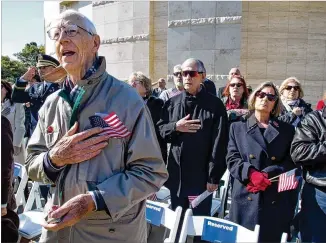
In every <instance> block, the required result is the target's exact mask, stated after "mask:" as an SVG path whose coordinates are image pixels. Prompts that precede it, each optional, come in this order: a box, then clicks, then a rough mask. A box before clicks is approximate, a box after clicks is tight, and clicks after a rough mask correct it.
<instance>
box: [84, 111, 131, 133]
mask: <svg viewBox="0 0 326 243" xmlns="http://www.w3.org/2000/svg"><path fill="white" fill-rule="evenodd" d="M89 120H90V123H91V126H92V127H102V128H103V129H104V131H103V132H102V133H100V135H103V134H109V135H110V137H112V138H125V137H128V136H130V135H131V133H130V132H129V131H128V129H127V127H126V126H125V125H124V124H123V123H122V122H121V121H120V119H119V117H118V116H117V115H116V114H115V113H114V112H111V113H110V114H109V115H107V116H105V117H103V118H102V117H100V116H98V115H95V116H91V117H89Z"/></svg>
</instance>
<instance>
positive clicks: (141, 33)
mask: <svg viewBox="0 0 326 243" xmlns="http://www.w3.org/2000/svg"><path fill="white" fill-rule="evenodd" d="M149 12H150V2H149V1H144V2H124V1H123V2H113V1H111V2H110V1H103V4H101V2H97V3H93V22H94V23H95V25H96V28H97V30H98V33H99V35H100V37H101V40H102V43H101V47H100V50H99V54H100V55H103V56H105V57H106V64H107V71H108V72H109V73H110V74H111V75H113V76H115V77H116V78H119V79H123V80H125V79H127V78H128V76H129V75H130V73H131V72H133V71H142V72H143V73H144V74H145V75H149V73H150V72H149Z"/></svg>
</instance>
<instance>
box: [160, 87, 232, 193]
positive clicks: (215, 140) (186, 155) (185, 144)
mask: <svg viewBox="0 0 326 243" xmlns="http://www.w3.org/2000/svg"><path fill="white" fill-rule="evenodd" d="M187 114H190V116H191V119H199V120H200V121H201V126H202V128H201V129H200V130H198V131H197V132H196V133H181V132H177V131H176V130H175V128H176V123H177V121H179V120H180V119H182V118H183V117H185V116H186V115H187ZM158 125H159V128H160V133H161V136H162V137H163V138H164V139H165V141H166V142H169V143H171V148H170V152H169V156H168V172H169V179H168V181H167V182H166V186H167V187H168V188H169V189H170V191H171V194H172V193H174V194H177V196H179V195H184V196H188V195H198V194H199V193H202V192H203V191H204V190H206V185H207V183H213V184H218V182H219V180H220V179H221V177H222V175H223V174H224V172H225V169H226V164H225V155H226V147H227V146H226V145H227V139H228V138H227V134H228V133H227V132H228V128H227V117H226V111H225V107H224V106H223V104H222V102H221V101H220V100H219V99H218V98H217V97H216V96H213V95H211V94H209V93H207V92H206V91H205V90H204V89H202V90H201V91H200V92H199V93H198V94H197V96H191V95H189V94H188V93H186V91H183V92H182V93H181V94H179V95H176V96H174V97H172V98H171V99H169V100H168V101H167V102H165V104H164V106H163V111H162V116H161V120H160V121H159V123H158Z"/></svg>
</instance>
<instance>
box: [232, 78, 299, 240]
mask: <svg viewBox="0 0 326 243" xmlns="http://www.w3.org/2000/svg"><path fill="white" fill-rule="evenodd" d="M280 106H281V101H280V97H279V93H278V91H277V89H276V87H275V85H274V84H273V83H272V82H265V83H262V84H261V85H260V86H259V87H258V88H257V89H256V90H255V91H254V92H253V93H252V94H251V95H250V97H249V100H248V109H249V111H250V113H251V116H250V117H249V118H248V119H247V120H243V121H238V122H234V123H232V124H231V127H230V135H229V136H230V137H229V144H228V152H227V156H226V161H227V166H228V169H229V171H230V174H231V177H232V179H233V188H232V202H231V207H230V214H229V216H230V220H231V221H232V222H235V223H237V224H240V225H242V226H244V227H246V228H248V229H250V230H254V228H255V225H256V224H258V225H260V234H259V242H277V241H280V239H281V235H282V233H283V232H288V233H289V232H290V225H291V220H292V218H293V216H294V211H295V207H296V202H297V198H298V196H297V191H284V192H280V193H278V184H277V183H274V182H271V181H270V179H271V178H273V177H275V176H278V175H280V174H282V173H284V172H287V171H289V170H291V169H293V168H295V165H294V163H293V162H292V160H291V157H290V148H291V142H292V139H293V136H294V127H293V126H291V125H289V124H287V123H285V122H282V121H279V120H277V117H278V115H279V113H280Z"/></svg>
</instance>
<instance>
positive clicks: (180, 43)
mask: <svg viewBox="0 0 326 243" xmlns="http://www.w3.org/2000/svg"><path fill="white" fill-rule="evenodd" d="M241 6H242V4H241V2H233V1H232V2H224V1H221V2H220V1H218V2H216V1H207V2H203V1H193V2H191V1H188V2H185V1H180V2H179V1H169V2H168V7H169V8H168V10H169V15H168V21H169V22H168V48H167V49H168V50H167V51H168V71H169V74H172V72H173V66H174V65H176V64H179V63H182V62H183V61H184V60H186V59H187V58H190V57H194V58H198V59H200V60H202V61H203V62H204V64H205V67H206V71H207V77H208V78H209V79H211V80H213V81H214V82H215V83H216V85H217V87H221V86H223V85H224V84H225V83H226V77H227V74H228V72H229V70H230V69H231V68H232V67H235V66H239V65H240V49H241V18H242V17H241V14H242V9H241V8H242V7H241ZM169 81H170V86H171V85H172V82H173V81H172V75H171V76H169Z"/></svg>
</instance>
